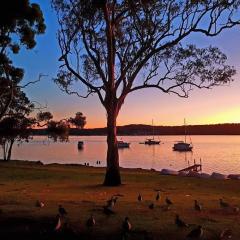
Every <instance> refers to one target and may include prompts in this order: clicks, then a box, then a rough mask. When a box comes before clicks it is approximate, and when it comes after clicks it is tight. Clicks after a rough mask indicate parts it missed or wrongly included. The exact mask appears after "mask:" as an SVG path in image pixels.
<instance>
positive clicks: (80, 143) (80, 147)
mask: <svg viewBox="0 0 240 240" xmlns="http://www.w3.org/2000/svg"><path fill="white" fill-rule="evenodd" d="M82 148H83V141H78V149H82Z"/></svg>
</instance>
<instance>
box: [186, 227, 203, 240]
mask: <svg viewBox="0 0 240 240" xmlns="http://www.w3.org/2000/svg"><path fill="white" fill-rule="evenodd" d="M202 236H203V228H202V226H198V227H197V228H194V229H193V230H192V231H191V232H190V233H189V234H188V235H187V239H200V238H201V237H202Z"/></svg>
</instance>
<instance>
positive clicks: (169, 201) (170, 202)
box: [165, 197, 173, 206]
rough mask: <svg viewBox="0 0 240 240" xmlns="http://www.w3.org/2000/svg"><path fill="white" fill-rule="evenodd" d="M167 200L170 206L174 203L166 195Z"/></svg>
mask: <svg viewBox="0 0 240 240" xmlns="http://www.w3.org/2000/svg"><path fill="white" fill-rule="evenodd" d="M165 202H166V204H167V205H168V206H169V205H172V204H173V202H172V201H171V200H170V199H169V198H168V197H166V200H165Z"/></svg>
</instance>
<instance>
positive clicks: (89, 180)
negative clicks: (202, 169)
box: [0, 161, 240, 240]
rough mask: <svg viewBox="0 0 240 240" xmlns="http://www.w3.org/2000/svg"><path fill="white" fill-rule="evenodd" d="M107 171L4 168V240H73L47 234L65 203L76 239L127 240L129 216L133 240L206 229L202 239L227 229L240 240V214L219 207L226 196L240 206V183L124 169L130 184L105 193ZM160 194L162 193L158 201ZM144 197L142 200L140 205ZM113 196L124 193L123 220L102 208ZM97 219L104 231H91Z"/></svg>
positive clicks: (119, 207)
mask: <svg viewBox="0 0 240 240" xmlns="http://www.w3.org/2000/svg"><path fill="white" fill-rule="evenodd" d="M104 173H105V170H104V169H103V168H93V167H86V166H73V165H68V166H66V165H57V164H53V165H41V164H36V163H30V162H20V161H10V162H8V163H5V162H0V236H1V234H2V235H4V234H5V235H7V236H10V235H11V234H15V235H17V236H20V235H21V234H23V235H24V234H25V235H26V236H27V235H28V234H29V235H30V233H33V232H34V234H36V238H35V239H37V238H39V239H54V238H56V239H71V238H70V237H65V238H63V237H62V235H61V233H58V234H55V235H54V236H53V235H51V237H50V235H48V233H47V232H46V231H47V230H46V229H52V230H53V229H54V219H55V217H56V215H57V213H58V205H59V204H61V205H63V206H64V208H65V209H66V210H67V212H68V215H67V218H66V220H65V222H66V223H67V225H68V227H67V229H68V231H69V229H71V231H72V236H73V238H74V237H76V239H121V238H120V237H119V236H120V235H121V234H120V232H121V226H122V221H123V219H124V218H125V217H126V216H128V217H129V218H130V222H131V224H132V233H130V234H129V235H128V239H129V240H131V239H136V240H141V239H162V240H165V239H166V240H170V239H174V240H178V239H186V235H187V233H188V232H190V231H191V229H193V228H195V227H196V226H197V225H202V226H203V229H204V235H203V238H202V239H213V240H214V239H220V238H219V235H220V232H221V229H225V228H230V229H231V230H232V232H233V237H232V239H233V240H235V239H236V240H239V239H240V227H239V226H240V213H236V212H234V211H232V209H221V208H220V206H219V198H223V199H224V200H225V201H226V202H228V203H230V204H231V205H232V206H240V191H239V190H240V181H237V180H213V179H211V180H209V179H197V178H190V177H174V176H161V175H159V173H157V172H152V171H146V170H131V169H122V181H123V185H122V186H120V187H104V186H102V185H101V183H102V182H103V178H104ZM156 190H160V191H161V192H160V195H161V199H160V201H158V202H156V200H155V196H156ZM139 193H141V194H142V196H143V201H142V202H138V201H137V196H138V194H139ZM113 195H119V198H118V201H117V203H116V205H115V206H114V207H113V210H114V211H115V212H116V214H114V215H112V216H106V215H105V214H104V213H103V211H102V206H103V205H105V204H106V201H107V200H108V199H110V198H111V196H113ZM167 196H168V197H169V198H170V199H171V200H172V202H173V203H174V204H173V206H172V207H171V208H170V209H169V210H166V208H165V205H166V204H165V198H166V197H167ZM195 199H197V200H198V201H199V202H200V203H202V204H203V211H202V212H196V211H195V210H194V209H193V201H194V200H195ZM36 200H41V201H43V202H44V203H45V206H44V207H43V208H37V207H35V202H36ZM152 202H154V204H155V205H156V206H155V208H154V209H153V210H151V209H149V208H148V205H149V204H150V203H152ZM91 214H93V215H94V218H95V220H96V225H95V226H94V227H93V228H91V229H88V228H87V227H86V224H85V223H86V221H87V219H88V218H89V217H90V215H91ZM175 214H179V215H180V217H181V218H182V219H183V220H184V221H186V222H187V223H189V224H190V226H189V227H188V228H183V229H179V228H178V227H177V226H176V225H175V224H174V219H175ZM62 231H63V232H64V230H62ZM69 232H70V231H69ZM9 234H10V235H9ZM8 239H11V238H8ZM25 239H26V238H25Z"/></svg>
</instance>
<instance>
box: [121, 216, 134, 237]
mask: <svg viewBox="0 0 240 240" xmlns="http://www.w3.org/2000/svg"><path fill="white" fill-rule="evenodd" d="M131 229H132V225H131V223H130V221H129V218H128V217H126V218H125V220H124V221H123V223H122V240H127V239H128V236H129V232H130V231H131Z"/></svg>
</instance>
